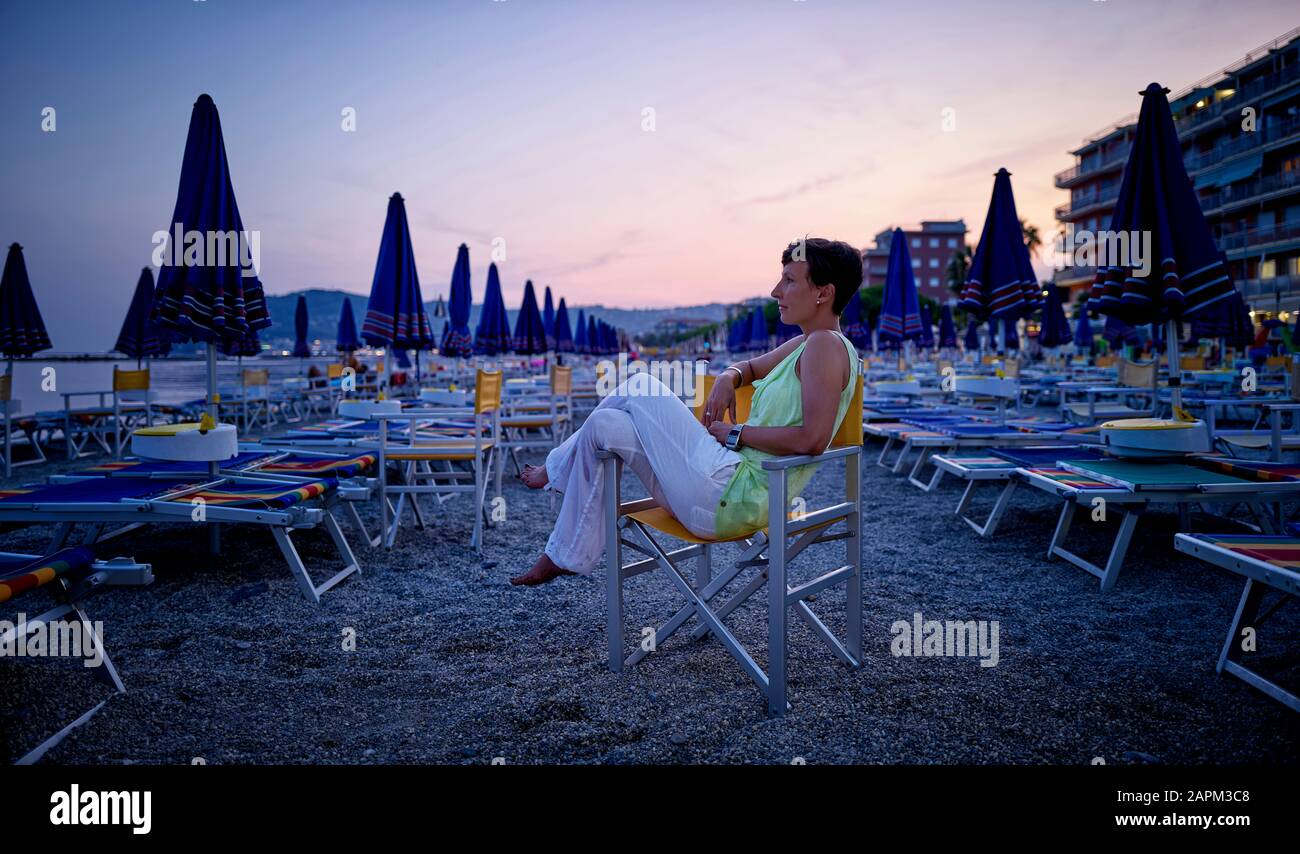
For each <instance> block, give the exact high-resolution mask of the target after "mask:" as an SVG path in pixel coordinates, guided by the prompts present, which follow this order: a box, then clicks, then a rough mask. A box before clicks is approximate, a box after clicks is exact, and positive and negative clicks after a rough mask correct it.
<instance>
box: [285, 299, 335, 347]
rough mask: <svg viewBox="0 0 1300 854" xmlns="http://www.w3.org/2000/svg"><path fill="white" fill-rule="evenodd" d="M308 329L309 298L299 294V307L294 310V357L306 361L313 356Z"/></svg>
mask: <svg viewBox="0 0 1300 854" xmlns="http://www.w3.org/2000/svg"><path fill="white" fill-rule="evenodd" d="M344 299H346V297H344ZM307 329H308V323H307V297H305V296H303V295H302V294H299V295H298V305H297V306H296V307H295V308H294V310H293V355H295V356H297V357H298V358H300V359H305V358H307V357H308V356H310V355H311V344H310V343H309V342H308V341H307V334H308V332H307Z"/></svg>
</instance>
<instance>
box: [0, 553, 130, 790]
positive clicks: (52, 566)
mask: <svg viewBox="0 0 1300 854" xmlns="http://www.w3.org/2000/svg"><path fill="white" fill-rule="evenodd" d="M152 581H153V573H152V568H151V567H150V566H149V564H147V563H136V562H135V561H133V560H129V559H127V558H114V559H113V560H108V561H104V560H96V559H95V554H94V552H93V551H91V549H89V548H88V547H86V546H78V547H74V548H66V549H59V550H56V551H55V552H54V553H52V554H50V555H48V556H46V557H40V556H38V555H30V554H17V553H13V552H0V603H6V605H7V606H8V605H9V603H12V602H14V601H19V602H25V601H26V600H27V598H28V597H30V596H34V595H37V593H36V591H39V590H46V591H49V592H50V593H51V594H52V595H53V597H54V607H52V608H50V609H49V610H47V611H45V612H44V613H42V614H40V615H39V616H36V617H24V619H23V620H22V621H15V624H14V625H13V626H12V627H11V628H10V629H9V630H7V631H6V632H4V633H3V634H2V635H0V646H4V647H9V646H10V645H11V644H14V643H16V642H17V641H18V640H19V636H20V634H21V635H27V636H30V635H31V634H32V633H34V632H42V631H49V630H55V631H57V630H58V629H57V624H59V623H65V622H67V621H65V619H64V618H65V617H67V616H68V615H72V616H73V617H74V619H75V622H76V628H77V633H78V635H79V636H80V642H81V647H80V651H81V653H82V655H83V656H84V657H85V658H86V660H87V662H89V663H90V664H91V666H92V669H93V670H94V676H95V677H96V678H97V679H99V680H100V681H102V682H104V683H105V684H107V685H109V686H110V687H111V688H113V689H114V690H116V691H117V692H118V693H125V691H126V686H125V685H124V684H123V683H122V678H121V677H120V676H119V675H118V673H117V668H115V667H114V666H113V661H112V659H110V658H109V656H108V651H107V650H106V649H105V648H104V639H103V638H102V637H100V636H99V633H98V632H96V630H95V624H94V623H93V622H92V621H91V619H90V617H89V616H87V614H86V607H85V600H86V599H87V598H88V597H89V596H91V595H92V594H93V593H95V591H97V590H100V589H102V588H104V587H107V586H115V585H145V584H149V583H150V582H152ZM10 607H11V606H10ZM64 636H67V635H66V634H65V635H64ZM95 662H98V663H97V664H96V663H95ZM103 705H104V703H103V702H101V703H99V704H98V705H97V706H95V707H94V708H92V709H91V710H90V711H88V712H86V713H85V714H83V715H81V716H80V717H78V718H77V719H76V720H74V721H73V722H72V723H70V724H68V725H67V726H65V727H63V728H62V729H60V730H59V731H58V732H56V733H54V734H53V735H52V736H50V737H49V738H47V739H46V740H45V741H43V742H42V743H41V744H40V745H38V746H37V747H35V748H34V749H32V750H31V751H30V752H28V753H27V754H26V755H24V756H23V757H22V758H21V759H19V760H18V763H17V764H19V765H30V764H32V763H34V762H38V761H40V759H41V757H42V756H44V755H45V754H46V752H48V751H49V750H50V749H51V748H52V747H55V746H56V745H58V744H59V743H60V742H61V741H63V739H64V738H65V737H67V735H68V733H70V732H71V731H72V730H73V729H75V728H76V727H78V726H80V725H81V724H83V723H85V722H86V721H88V720H90V718H91V717H92V716H93V715H94V714H95V713H96V712H97V711H99V710H100V709H101V708H102V707H103Z"/></svg>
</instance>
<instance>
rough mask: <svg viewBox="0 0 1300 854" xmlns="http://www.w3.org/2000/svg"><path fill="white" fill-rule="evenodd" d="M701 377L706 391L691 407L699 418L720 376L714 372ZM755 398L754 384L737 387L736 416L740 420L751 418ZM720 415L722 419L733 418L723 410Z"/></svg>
mask: <svg viewBox="0 0 1300 854" xmlns="http://www.w3.org/2000/svg"><path fill="white" fill-rule="evenodd" d="M699 379H701V380H703V381H704V391H703V393H702V394H701V395H700V402H699V403H698V404H696V405H695V406H693V407H691V411H692V412H694V413H695V417H696V418H699V417H700V416H701V415H703V414H704V402H705V401H706V400H708V399H709V394H710V393H712V391H713V384H714V383H715V382H717V381H718V378H717V377H716V376H714V375H713V374H705V375H704V376H703V377H700V378H699ZM753 400H754V387H753V386H752V385H742V386H741V387H740V388H738V389H736V418H737V419H738V420H739V421H742V422H743V421H747V420H748V419H749V405H750V404H751V403H752V402H753ZM719 415H720V419H721V420H724V421H730V420H731V419H730V418H729V417H728V413H725V412H723V413H719Z"/></svg>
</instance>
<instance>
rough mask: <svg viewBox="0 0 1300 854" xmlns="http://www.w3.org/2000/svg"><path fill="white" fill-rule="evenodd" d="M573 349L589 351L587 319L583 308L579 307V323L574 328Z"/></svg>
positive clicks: (581, 351)
mask: <svg viewBox="0 0 1300 854" xmlns="http://www.w3.org/2000/svg"><path fill="white" fill-rule="evenodd" d="M573 349H574V352H576V353H586V352H587V319H586V315H584V314H583V312H582V309H578V325H577V326H576V327H574V330H573Z"/></svg>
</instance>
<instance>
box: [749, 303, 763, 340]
mask: <svg viewBox="0 0 1300 854" xmlns="http://www.w3.org/2000/svg"><path fill="white" fill-rule="evenodd" d="M749 322H750V323H751V324H753V325H752V326H751V327H750V330H749V346H750V348H751V349H753V350H766V349H767V318H766V317H764V316H763V309H761V308H756V309H754V313H753V314H751V315H750V316H749Z"/></svg>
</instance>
